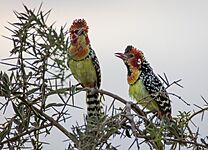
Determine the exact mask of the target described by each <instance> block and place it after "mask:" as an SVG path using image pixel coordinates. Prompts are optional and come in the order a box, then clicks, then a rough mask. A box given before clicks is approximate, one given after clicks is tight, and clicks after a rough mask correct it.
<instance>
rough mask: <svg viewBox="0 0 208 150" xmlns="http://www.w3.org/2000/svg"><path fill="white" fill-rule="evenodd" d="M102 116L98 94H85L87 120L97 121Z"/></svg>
mask: <svg viewBox="0 0 208 150" xmlns="http://www.w3.org/2000/svg"><path fill="white" fill-rule="evenodd" d="M101 114H102V106H101V101H100V97H99V93H92V92H87V120H89V119H90V118H91V119H93V120H95V119H96V120H97V119H99V118H100V116H101Z"/></svg>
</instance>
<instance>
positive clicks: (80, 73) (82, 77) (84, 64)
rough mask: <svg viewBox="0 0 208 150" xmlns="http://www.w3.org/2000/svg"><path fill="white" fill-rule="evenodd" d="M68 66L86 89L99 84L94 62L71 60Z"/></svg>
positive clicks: (89, 60) (87, 59)
mask: <svg viewBox="0 0 208 150" xmlns="http://www.w3.org/2000/svg"><path fill="white" fill-rule="evenodd" d="M68 65H69V67H70V69H71V72H72V74H73V76H74V78H75V79H76V80H77V81H78V82H79V83H81V84H83V85H84V86H85V87H91V86H94V85H95V83H96V82H97V75H96V71H95V67H94V65H93V63H92V60H91V59H89V58H86V59H83V60H80V61H74V60H72V59H71V60H69V62H68Z"/></svg>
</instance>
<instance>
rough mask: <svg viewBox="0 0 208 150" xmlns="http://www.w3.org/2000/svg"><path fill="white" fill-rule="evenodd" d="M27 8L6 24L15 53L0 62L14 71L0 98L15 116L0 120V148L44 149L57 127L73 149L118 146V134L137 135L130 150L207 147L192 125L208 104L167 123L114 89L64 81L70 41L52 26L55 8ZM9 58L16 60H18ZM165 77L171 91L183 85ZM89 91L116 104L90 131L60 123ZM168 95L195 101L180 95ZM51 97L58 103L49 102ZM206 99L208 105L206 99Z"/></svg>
mask: <svg viewBox="0 0 208 150" xmlns="http://www.w3.org/2000/svg"><path fill="white" fill-rule="evenodd" d="M24 8H25V12H23V13H18V12H15V16H16V17H17V19H18V20H19V22H16V23H10V25H12V27H13V28H12V29H10V28H9V27H6V28H7V29H8V30H9V31H11V33H12V36H11V37H6V38H8V39H9V40H12V42H13V45H14V48H13V49H12V50H11V57H9V58H6V59H3V60H2V61H1V62H0V63H1V64H3V65H7V66H8V67H9V72H10V73H9V75H8V74H7V73H3V72H1V73H0V96H1V97H4V100H2V101H1V102H0V111H2V112H3V114H4V113H6V111H7V110H9V109H12V110H13V112H14V114H15V115H14V116H13V117H12V118H6V119H5V120H6V121H5V123H2V124H0V148H1V149H2V148H4V149H21V148H22V147H24V146H25V147H30V148H31V147H33V149H42V145H43V144H44V142H42V141H41V139H40V135H42V134H46V135H48V134H50V132H52V130H51V129H52V128H53V127H54V126H55V127H56V128H57V129H59V130H60V132H62V133H63V134H64V135H65V136H66V137H67V139H69V147H68V149H74V148H77V149H80V150H82V149H87V150H88V149H90V150H91V149H108V148H109V149H110V148H111V149H116V148H115V147H114V146H113V144H112V143H111V141H112V140H113V139H114V137H118V136H120V137H123V138H124V140H125V138H127V137H128V138H132V137H133V138H135V140H134V141H133V143H132V144H131V145H130V146H129V149H130V148H131V147H132V146H135V145H136V147H137V148H138V149H139V147H140V146H141V145H142V144H144V143H146V144H147V146H149V148H150V149H166V147H167V148H169V147H168V145H171V147H172V148H173V149H176V148H177V145H178V146H179V147H180V146H181V145H184V146H186V147H191V148H196V149H207V148H208V146H207V145H208V142H207V141H208V138H207V137H205V138H201V139H200V137H199V133H198V131H199V130H197V131H196V132H194V129H192V128H190V126H189V124H190V123H192V122H193V120H192V119H193V118H194V117H196V116H198V115H199V114H201V113H202V114H204V113H205V112H207V111H208V107H207V106H206V107H199V108H200V110H199V111H196V112H194V113H192V114H191V113H190V112H179V115H178V116H177V117H174V119H173V122H172V123H168V122H167V121H166V120H159V119H157V118H155V117H154V115H153V114H152V113H146V112H145V111H144V110H143V109H141V108H140V107H139V105H137V103H133V102H130V101H128V100H125V99H123V98H122V97H120V96H118V95H116V94H114V93H112V92H110V91H107V90H103V89H100V90H99V89H90V88H81V87H78V86H75V87H74V86H68V84H66V82H65V81H68V80H69V77H70V76H71V75H70V73H69V71H68V68H67V66H66V65H65V64H66V61H67V58H66V56H67V54H66V51H67V48H68V43H69V42H68V38H66V34H67V32H66V31H64V27H61V29H60V31H59V33H58V32H57V31H56V30H55V29H54V27H53V24H52V25H50V26H48V25H47V24H46V21H47V19H48V16H49V14H50V10H49V11H46V12H45V11H42V10H41V9H42V4H41V6H40V8H39V9H38V11H35V10H31V9H28V8H27V7H26V6H25V5H24ZM8 61H16V64H14V62H12V63H10V62H8ZM160 78H161V79H162V80H163V82H164V83H165V84H166V89H167V88H169V87H171V86H172V85H177V86H179V87H182V86H181V85H180V84H179V82H180V81H181V80H176V81H173V82H170V81H168V78H167V76H166V75H165V74H164V78H162V77H161V76H160ZM86 91H91V92H95V93H99V94H100V95H101V97H102V98H105V97H108V98H109V99H110V100H111V101H112V105H111V106H106V107H109V109H108V111H106V114H105V115H104V116H103V117H101V119H100V120H98V123H97V124H96V126H94V127H93V128H92V129H91V130H90V131H89V130H86V129H87V127H86V124H84V125H81V126H80V125H78V124H76V125H75V126H73V127H72V128H71V129H70V128H65V127H64V126H63V124H61V123H63V122H67V121H68V120H69V119H70V117H73V116H71V115H70V114H69V113H68V110H70V108H71V107H74V108H78V109H80V108H79V107H78V106H75V105H74V95H76V94H78V93H80V92H86ZM169 94H172V95H173V96H176V97H177V98H179V99H180V100H182V101H183V102H184V103H186V104H187V105H190V104H188V103H187V102H186V101H185V100H183V99H182V97H181V96H178V95H176V94H174V93H169ZM55 96H56V97H55ZM52 97H55V99H56V102H51V101H50V100H51V99H52ZM202 99H203V100H204V102H205V105H207V104H208V103H207V101H206V100H205V99H204V98H203V97H202ZM115 101H117V102H120V103H122V104H123V107H122V108H117V107H116V105H115V103H114V102H115ZM70 102H72V105H70V104H69V103H70ZM131 110H133V111H131ZM110 111H112V113H111V115H110ZM80 115H81V114H80ZM48 128H50V129H48ZM139 140H140V142H138V141H139ZM200 141H201V143H200ZM28 143H30V145H29V146H28ZM135 143H136V144H135Z"/></svg>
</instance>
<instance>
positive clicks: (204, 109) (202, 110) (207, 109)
mask: <svg viewBox="0 0 208 150" xmlns="http://www.w3.org/2000/svg"><path fill="white" fill-rule="evenodd" d="M204 111H208V107H205V108H201V110H199V111H197V112H195V113H193V114H192V115H191V116H190V117H189V118H188V121H189V120H191V119H192V118H193V117H194V116H196V115H197V114H200V113H202V112H204Z"/></svg>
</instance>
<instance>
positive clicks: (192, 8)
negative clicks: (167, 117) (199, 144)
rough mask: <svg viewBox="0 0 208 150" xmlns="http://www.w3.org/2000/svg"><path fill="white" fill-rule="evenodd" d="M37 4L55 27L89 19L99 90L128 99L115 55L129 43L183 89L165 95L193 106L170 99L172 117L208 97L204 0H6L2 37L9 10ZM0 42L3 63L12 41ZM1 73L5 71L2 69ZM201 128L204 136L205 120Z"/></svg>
mask: <svg viewBox="0 0 208 150" xmlns="http://www.w3.org/2000/svg"><path fill="white" fill-rule="evenodd" d="M41 2H43V9H44V10H49V9H52V13H51V15H50V19H49V24H50V23H52V22H54V21H56V24H55V26H56V27H60V26H63V25H65V24H67V26H68V27H69V26H70V24H71V23H72V21H73V20H74V19H76V18H84V19H85V20H86V21H87V23H88V25H89V38H90V41H91V45H92V48H93V49H94V50H95V51H96V54H97V56H98V58H99V61H100V65H101V70H102V85H101V88H103V89H105V90H108V91H111V92H114V93H115V94H118V95H120V96H122V97H123V98H125V99H129V100H130V98H129V96H128V84H127V80H126V75H127V70H126V67H125V66H124V64H123V62H122V61H121V60H119V59H118V58H116V57H115V56H114V53H115V52H123V51H124V49H125V48H126V46H127V45H129V44H131V45H133V46H135V47H136V48H139V49H140V50H142V51H143V52H144V55H145V57H146V59H147V60H148V61H149V62H150V64H151V66H152V67H153V69H154V72H155V73H157V74H161V75H162V74H163V73H166V75H167V76H168V78H169V80H170V81H173V80H177V79H182V82H181V84H182V85H183V86H184V88H183V89H180V88H178V87H173V88H171V89H170V90H169V92H174V93H177V94H178V95H180V96H182V97H183V98H184V99H185V100H186V101H187V102H188V103H190V104H191V107H188V106H186V105H185V104H184V103H183V102H182V101H180V100H178V99H176V98H174V97H171V99H172V109H173V116H174V115H177V114H178V111H184V110H186V111H188V110H190V111H192V110H193V109H195V107H193V104H198V105H202V104H204V103H203V101H202V99H201V98H200V96H201V95H202V96H204V97H205V98H207V99H208V86H207V84H208V78H207V77H208V68H207V66H208V60H207V57H208V42H207V39H208V9H207V8H208V1H207V0H200V1H199V0H169V1H167V0H157V1H156V0H114V1H113V0H105V1H98V0H88V1H84V0H83V1H81V0H76V1H75V0H74V1H72V0H59V1H55V0H50V1H46V0H35V1H34V0H33V1H32V0H6V1H1V4H0V18H1V19H0V34H1V35H9V32H8V31H7V30H6V29H5V28H4V26H8V23H7V22H15V21H16V18H15V16H14V14H13V10H16V11H23V9H24V8H23V6H22V3H24V4H26V5H27V6H28V7H30V8H38V7H39V5H40V4H41ZM0 43H1V46H0V49H1V54H0V59H2V58H5V57H8V56H9V51H10V50H11V48H12V42H10V41H8V40H7V39H4V38H3V37H0ZM0 70H4V71H6V68H5V67H3V66H2V65H0ZM106 105H108V104H106ZM83 107H85V106H84V105H83ZM84 112H85V111H83V113H84ZM80 115H82V114H80ZM205 117H206V118H207V119H208V115H206V116H205ZM201 129H202V131H201V132H203V133H208V129H207V127H206V125H205V123H204V122H203V123H202V128H201ZM52 139H53V138H52ZM64 139H65V137H63V136H60V139H59V140H60V141H63V140H64ZM59 144H61V143H59ZM56 145H57V144H56V143H55V144H54V145H53V144H52V146H56ZM63 146H64V145H63ZM60 147H61V145H59V148H60ZM47 148H48V149H50V147H45V148H44V149H47ZM63 148H64V147H63ZM63 148H62V149H63Z"/></svg>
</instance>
